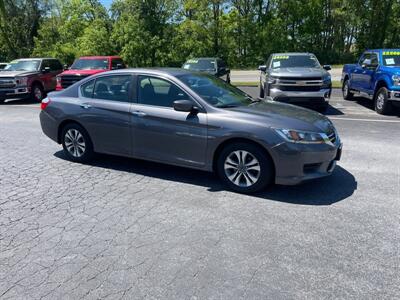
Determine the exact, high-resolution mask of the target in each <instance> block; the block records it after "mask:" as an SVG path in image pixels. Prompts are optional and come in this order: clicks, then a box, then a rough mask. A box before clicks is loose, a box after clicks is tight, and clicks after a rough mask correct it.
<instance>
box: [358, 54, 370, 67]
mask: <svg viewBox="0 0 400 300" xmlns="http://www.w3.org/2000/svg"><path fill="white" fill-rule="evenodd" d="M366 59H371V54H370V53H364V54H363V55H362V56H361V59H360V65H362V64H363V63H364V62H365V60H366Z"/></svg>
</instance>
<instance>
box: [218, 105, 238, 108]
mask: <svg viewBox="0 0 400 300" xmlns="http://www.w3.org/2000/svg"><path fill="white" fill-rule="evenodd" d="M238 106H239V105H237V104H223V105H218V106H217V107H218V108H233V107H238Z"/></svg>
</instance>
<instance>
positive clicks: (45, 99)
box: [40, 97, 51, 110]
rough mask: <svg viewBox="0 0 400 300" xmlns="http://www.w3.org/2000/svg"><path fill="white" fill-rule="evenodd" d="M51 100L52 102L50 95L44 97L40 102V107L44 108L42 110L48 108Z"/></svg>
mask: <svg viewBox="0 0 400 300" xmlns="http://www.w3.org/2000/svg"><path fill="white" fill-rule="evenodd" d="M50 102H51V101H50V98H49V97H47V98H44V99H43V100H42V103H40V109H42V110H44V109H46V107H47V105H49V104H50Z"/></svg>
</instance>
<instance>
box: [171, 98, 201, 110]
mask: <svg viewBox="0 0 400 300" xmlns="http://www.w3.org/2000/svg"><path fill="white" fill-rule="evenodd" d="M173 107H174V109H175V110H176V111H183V112H195V111H197V109H196V108H195V106H194V105H193V102H192V101H190V100H175V101H174V105H173Z"/></svg>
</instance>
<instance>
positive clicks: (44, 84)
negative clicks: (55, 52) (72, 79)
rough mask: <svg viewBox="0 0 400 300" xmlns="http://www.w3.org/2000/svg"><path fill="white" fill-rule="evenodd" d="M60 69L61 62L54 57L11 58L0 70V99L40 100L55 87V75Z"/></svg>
mask: <svg viewBox="0 0 400 300" xmlns="http://www.w3.org/2000/svg"><path fill="white" fill-rule="evenodd" d="M62 71H63V66H62V64H61V63H60V61H58V60H57V59H54V58H21V59H16V60H13V61H11V62H10V63H8V64H7V66H6V67H5V68H4V69H3V70H1V71H0V101H4V100H6V99H12V98H32V99H34V100H36V101H38V102H40V101H42V99H43V98H44V96H45V93H47V92H50V91H53V90H54V89H55V88H56V76H57V75H58V74H60V73H61V72H62Z"/></svg>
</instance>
